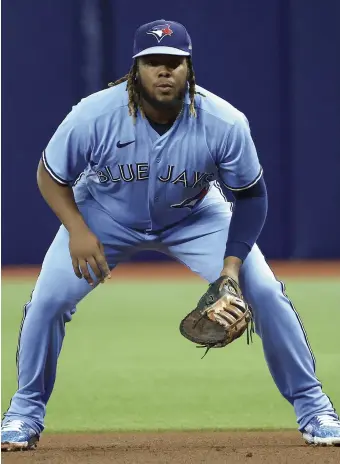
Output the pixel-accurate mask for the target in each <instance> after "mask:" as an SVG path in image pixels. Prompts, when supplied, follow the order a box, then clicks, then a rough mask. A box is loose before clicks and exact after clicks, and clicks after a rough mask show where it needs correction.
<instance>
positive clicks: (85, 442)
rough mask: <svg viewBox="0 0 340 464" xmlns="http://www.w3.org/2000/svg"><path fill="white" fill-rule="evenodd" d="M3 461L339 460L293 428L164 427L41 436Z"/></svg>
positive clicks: (338, 454)
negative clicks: (31, 448) (199, 429)
mask: <svg viewBox="0 0 340 464" xmlns="http://www.w3.org/2000/svg"><path fill="white" fill-rule="evenodd" d="M1 458H2V459H1V461H2V462H4V463H8V464H9V463H45V464H47V463H48V464H57V463H63V464H67V463H82V464H86V463H103V464H106V463H115V464H123V463H124V464H126V463H129V464H138V463H148V464H149V463H150V464H167V463H174V464H184V463H185V464H201V463H206V464H222V463H223V464H224V463H228V464H229V463H248V464H258V463H261V464H263V463H268V464H269V463H270V464H281V463H287V464H291V463H300V464H301V463H308V464H313V463H319V464H320V463H321V464H326V463H340V448H339V447H336V448H335V447H311V446H307V445H305V444H304V442H303V440H302V439H301V436H300V434H299V433H298V432H178V433H175V432H171V433H170V432H164V433H154V434H153V433H135V434H132V433H121V434H118V433H112V434H94V435H88V434H82V435H45V436H43V437H42V438H41V441H40V444H39V446H38V448H37V449H36V450H35V451H25V452H11V453H8V452H4V453H2V455H1Z"/></svg>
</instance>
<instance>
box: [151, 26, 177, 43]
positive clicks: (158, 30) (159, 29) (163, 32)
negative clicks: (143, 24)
mask: <svg viewBox="0 0 340 464" xmlns="http://www.w3.org/2000/svg"><path fill="white" fill-rule="evenodd" d="M173 32H174V31H173V30H172V29H171V27H170V25H169V24H160V25H159V26H154V27H153V28H152V29H150V30H149V31H148V32H147V34H150V35H153V36H154V37H156V39H157V42H158V43H159V42H160V41H161V40H162V39H164V37H166V36H167V35H168V36H171V35H172V34H173Z"/></svg>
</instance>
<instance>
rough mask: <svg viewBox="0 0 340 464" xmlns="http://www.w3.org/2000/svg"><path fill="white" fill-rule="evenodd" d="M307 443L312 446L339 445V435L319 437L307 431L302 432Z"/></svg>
mask: <svg viewBox="0 0 340 464" xmlns="http://www.w3.org/2000/svg"><path fill="white" fill-rule="evenodd" d="M302 436H303V438H304V440H305V442H306V443H307V445H312V446H340V437H329V438H320V437H313V436H312V435H309V434H308V433H303V434H302Z"/></svg>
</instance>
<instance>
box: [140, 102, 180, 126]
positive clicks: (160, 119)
mask: <svg viewBox="0 0 340 464" xmlns="http://www.w3.org/2000/svg"><path fill="white" fill-rule="evenodd" d="M182 107H183V103H182V102H178V105H176V106H173V107H171V108H156V107H155V106H154V105H152V104H151V103H149V102H148V101H146V100H144V99H142V108H143V111H144V113H145V115H146V116H147V117H148V118H149V119H151V120H152V121H153V122H155V123H158V124H171V123H173V122H175V120H176V119H177V117H178V115H179V114H180V112H181V110H182Z"/></svg>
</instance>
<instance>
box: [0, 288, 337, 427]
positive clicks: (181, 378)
mask: <svg viewBox="0 0 340 464" xmlns="http://www.w3.org/2000/svg"><path fill="white" fill-rule="evenodd" d="M32 285H33V283H30V282H29V283H27V282H25V283H24V282H23V283H16V282H14V281H13V282H10V281H4V282H3V285H2V410H5V409H6V408H7V405H8V403H9V400H10V397H11V395H12V393H13V392H14V390H15V388H16V367H15V350H16V344H17V335H18V329H19V325H20V321H21V314H22V313H21V307H22V306H23V303H24V302H25V301H26V300H27V299H28V298H29V295H30V291H31V288H32ZM205 289H206V285H205V283H204V282H200V281H185V282H184V281H178V282H175V281H164V282H147V281H146V282H137V281H136V282H132V283H125V282H119V283H113V284H107V285H103V286H100V288H98V289H97V290H95V291H94V292H93V293H92V294H91V295H89V296H88V297H87V298H86V299H85V300H84V301H83V302H82V303H81V304H80V305H79V306H78V312H77V313H76V315H75V316H74V318H73V321H72V323H70V324H68V325H67V336H66V339H65V344H64V348H63V351H62V354H61V357H60V363H59V368H58V376H57V382H56V386H55V390H54V393H53V395H52V398H51V400H50V402H49V405H48V408H47V411H48V412H47V416H46V427H47V430H48V431H49V432H52V431H55V432H64V431H87V430H96V431H105V430H137V429H138V430H156V429H160V430H169V429H226V428H234V429H235V428H295V427H296V422H295V415H294V412H293V409H292V407H291V406H290V405H289V404H288V403H287V402H286V401H285V400H284V399H283V398H282V397H281V396H280V394H279V393H278V390H277V389H276V387H275V385H274V383H273V381H272V379H271V377H270V375H269V372H268V369H267V367H266V364H265V361H264V358H263V354H262V349H261V342H260V339H259V338H258V337H255V342H254V344H253V345H252V346H247V344H246V339H245V337H244V338H242V339H241V340H237V341H236V342H235V343H234V344H232V345H231V346H230V347H228V348H224V349H220V350H212V351H211V352H210V353H209V354H208V356H207V357H206V358H204V360H201V359H200V357H201V356H202V354H203V350H198V349H196V348H195V346H194V345H193V344H191V343H190V342H188V341H187V340H185V339H184V338H183V337H182V336H181V335H180V333H179V330H178V325H179V321H180V320H181V318H182V317H183V316H184V315H185V314H186V313H187V312H188V310H190V309H191V308H192V307H193V306H194V305H195V303H196V302H197V299H198V297H199V295H200V294H201V293H202V292H203V291H204V290H205ZM287 291H288V294H289V296H290V297H291V298H292V300H293V301H294V303H295V305H296V307H297V309H298V310H299V313H300V315H301V316H302V319H303V321H304V324H305V327H306V330H307V332H308V336H309V339H310V342H311V344H312V347H313V350H314V352H315V354H316V357H317V375H318V377H319V378H320V379H321V380H322V381H323V386H324V390H325V391H326V392H327V394H328V395H329V396H330V397H331V398H332V400H333V401H334V403H335V404H336V405H337V406H338V408H340V393H339V385H340V369H339V366H340V352H339V328H340V311H339V301H340V285H339V283H338V282H336V281H335V280H334V281H328V280H325V281H315V280H314V281H288V282H287ZM287 336H289V334H287Z"/></svg>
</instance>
